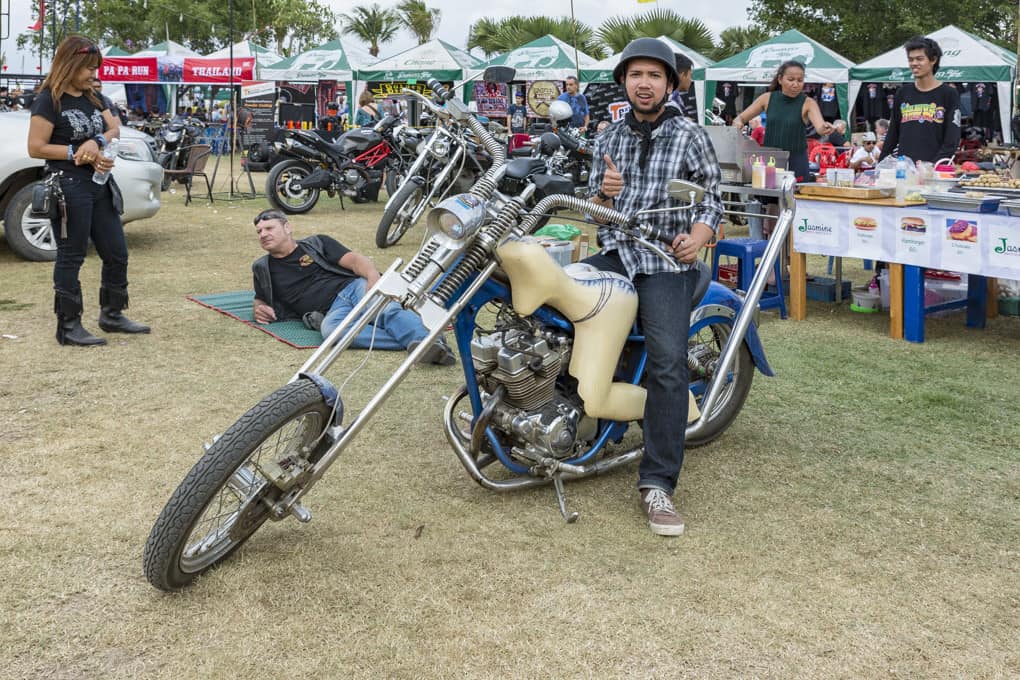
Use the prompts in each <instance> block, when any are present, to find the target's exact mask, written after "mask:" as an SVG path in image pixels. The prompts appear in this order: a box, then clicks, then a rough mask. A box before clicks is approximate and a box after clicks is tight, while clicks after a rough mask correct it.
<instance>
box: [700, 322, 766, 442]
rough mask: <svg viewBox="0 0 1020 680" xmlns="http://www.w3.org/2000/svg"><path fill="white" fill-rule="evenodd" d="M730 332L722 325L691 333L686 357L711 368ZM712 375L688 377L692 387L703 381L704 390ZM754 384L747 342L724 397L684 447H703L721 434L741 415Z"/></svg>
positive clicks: (738, 358) (709, 371) (751, 360)
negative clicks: (703, 425)
mask: <svg viewBox="0 0 1020 680" xmlns="http://www.w3.org/2000/svg"><path fill="white" fill-rule="evenodd" d="M732 332H733V327H732V326H730V325H729V324H725V323H713V324H709V325H707V326H705V327H703V328H701V329H699V330H695V331H693V332H692V333H691V334H690V336H689V337H688V343H687V344H688V347H687V352H688V355H689V356H691V355H693V356H695V357H697V359H698V362H699V363H701V364H702V365H703V366H708V367H711V366H712V364H713V362H715V361H718V359H719V355H720V354H721V353H722V348H723V345H725V344H726V340H727V338H729V336H730V333H732ZM712 373H713V371H712V370H711V369H709V370H708V371H706V372H705V374H704V375H700V376H696V375H694V374H693V373H692V374H691V384H692V385H693V384H695V383H696V382H698V381H703V384H704V386H705V387H707V386H708V383H709V382H710V381H711V378H712ZM752 380H754V360H753V359H752V358H751V350H749V349H748V347H747V343H746V342H741V343H740V349H739V350H738V351H737V356H736V358H735V359H734V361H733V366H731V367H730V377H729V380H728V382H727V384H726V386H725V387H724V388H723V394H722V396H721V397H720V398H719V400H718V401H717V402H716V404H715V408H713V409H712V413H704V412H703V413H702V414H701V418H702V419H704V418H708V422H707V423H706V424H705V427H704V428H703V429H702V430H701V432H700V433H699V434H698V436H697V437H688V438H687V439H686V446H687V447H690V448H693V447H695V446H703V445H705V444H707V443H709V442H710V441H712V440H713V439H715V438H716V437H718V436H719V435H721V434H722V433H723V432H725V431H726V428H728V427H729V426H730V424H731V423H732V422H733V420H734V419H735V418H736V417H737V414H738V413H740V409H741V408H743V406H744V401H745V400H746V399H747V394H748V392H750V391H751V381H752ZM701 400H702V397H698V405H699V406H700V405H701Z"/></svg>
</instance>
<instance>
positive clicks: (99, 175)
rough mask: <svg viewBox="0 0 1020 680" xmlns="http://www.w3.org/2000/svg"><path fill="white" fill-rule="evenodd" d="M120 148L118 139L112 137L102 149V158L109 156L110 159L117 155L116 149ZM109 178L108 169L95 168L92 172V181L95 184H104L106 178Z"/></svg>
mask: <svg viewBox="0 0 1020 680" xmlns="http://www.w3.org/2000/svg"><path fill="white" fill-rule="evenodd" d="M119 148H120V140H119V139H112V140H110V143H109V144H107V145H106V148H105V149H103V158H109V159H111V160H113V159H115V158H116V157H117V150H118V149H119ZM108 179H110V171H109V170H107V171H106V172H99V171H98V170H96V171H95V172H94V173H92V181H93V182H95V183H96V184H106V180H108Z"/></svg>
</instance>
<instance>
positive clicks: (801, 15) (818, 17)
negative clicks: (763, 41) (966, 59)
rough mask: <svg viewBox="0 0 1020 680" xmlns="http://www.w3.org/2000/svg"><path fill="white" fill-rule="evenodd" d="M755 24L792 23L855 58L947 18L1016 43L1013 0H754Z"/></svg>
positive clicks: (777, 26) (778, 26) (784, 26)
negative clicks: (850, 0) (933, 0)
mask: <svg viewBox="0 0 1020 680" xmlns="http://www.w3.org/2000/svg"><path fill="white" fill-rule="evenodd" d="M749 14H750V15H751V16H754V17H755V18H756V20H757V23H758V25H760V26H762V27H764V28H766V29H768V30H771V31H775V32H780V31H786V30H789V29H791V28H796V29H797V30H799V31H800V32H802V33H804V34H805V35H808V36H810V37H811V38H814V39H815V40H817V41H818V42H820V43H822V44H823V45H825V46H826V47H829V48H831V49H833V50H835V51H836V52H838V53H840V54H842V55H843V56H845V57H846V58H848V59H850V60H851V61H856V62H861V61H864V60H867V59H870V58H871V57H874V56H875V55H877V54H881V53H882V52H886V51H888V50H890V49H892V48H894V47H896V46H898V45H902V44H903V43H904V42H906V40H907V39H909V38H910V37H911V36H914V35H923V34H925V33H931V32H932V31H936V30H938V29H940V28H942V27H944V26H946V25H948V24H953V25H955V26H957V27H959V28H962V29H964V30H965V31H971V32H972V33H975V34H977V35H980V36H982V37H986V38H988V39H990V40H993V41H995V42H999V44H1001V45H1003V46H1004V47H1007V48H1008V49H1012V50H1015V49H1016V18H1017V4H1016V2H1015V1H1014V0H1009V1H1008V2H1007V1H1005V0H952V2H937V3H918V2H903V3H900V2H892V3H891V2H886V1H885V0H881V1H880V0H859V1H858V2H854V3H848V2H846V1H845V0H808V1H806V0H754V2H753V4H752V5H751V9H750V10H749Z"/></svg>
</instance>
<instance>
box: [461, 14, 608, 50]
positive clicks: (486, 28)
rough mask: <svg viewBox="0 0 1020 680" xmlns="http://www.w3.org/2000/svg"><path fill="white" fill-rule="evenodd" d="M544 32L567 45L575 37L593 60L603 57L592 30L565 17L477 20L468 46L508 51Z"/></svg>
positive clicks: (469, 37) (469, 47) (578, 45)
mask: <svg viewBox="0 0 1020 680" xmlns="http://www.w3.org/2000/svg"><path fill="white" fill-rule="evenodd" d="M545 35H552V36H555V37H556V38H559V39H560V40H562V41H563V42H565V43H567V44H568V45H573V44H574V40H575V37H576V40H577V49H578V51H580V52H584V53H585V54H587V55H589V56H591V57H594V58H596V59H601V58H602V57H604V56H605V49H604V48H603V47H602V45H601V44H600V43H599V41H598V39H597V38H596V36H595V31H594V30H592V28H591V27H590V26H588V25H587V24H584V23H582V22H580V21H576V22H575V21H571V20H570V18H569V17H559V18H553V17H544V16H537V17H521V16H512V17H504V18H502V19H499V20H498V21H492V20H491V19H481V20H479V21H476V22H475V23H474V24H473V25H472V26H471V30H470V32H469V34H468V49H471V48H472V47H479V48H481V49H482V51H483V52H485V54H486V55H489V54H493V53H498V52H509V51H510V50H513V49H516V48H518V47H520V46H521V45H524V44H527V43H529V42H531V41H532V40H537V39H538V38H541V37H542V36H545Z"/></svg>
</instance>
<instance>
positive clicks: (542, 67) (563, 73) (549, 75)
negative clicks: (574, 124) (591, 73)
mask: <svg viewBox="0 0 1020 680" xmlns="http://www.w3.org/2000/svg"><path fill="white" fill-rule="evenodd" d="M577 62H578V63H575V62H574V48H573V47H571V46H570V45H568V44H567V43H565V42H563V41H562V40H560V39H559V38H557V37H555V36H552V35H543V36H542V37H541V38H537V39H535V40H532V41H531V42H529V43H527V44H526V45H521V46H520V47H518V48H517V49H514V50H510V51H509V52H507V53H505V54H500V55H498V56H496V57H493V58H492V59H490V60H489V61H488V62H486V63H485V66H511V67H513V68H515V69H517V75H516V76H515V77H514V80H566V78H567V76H577V77H578V78H579V79H580V80H584V78H581V77H580V74H581V72H582V71H583V70H585V69H592V68H594V67H595V65H596V64H597V63H598V62H596V61H595V59H593V58H592V57H590V56H588V55H587V54H585V53H584V52H581V51H580V50H578V52H577ZM483 68H484V67H483ZM610 80H612V77H610Z"/></svg>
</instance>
